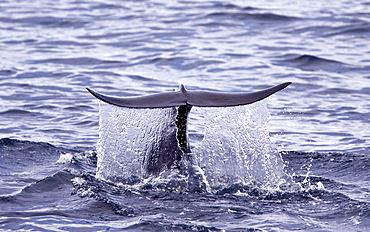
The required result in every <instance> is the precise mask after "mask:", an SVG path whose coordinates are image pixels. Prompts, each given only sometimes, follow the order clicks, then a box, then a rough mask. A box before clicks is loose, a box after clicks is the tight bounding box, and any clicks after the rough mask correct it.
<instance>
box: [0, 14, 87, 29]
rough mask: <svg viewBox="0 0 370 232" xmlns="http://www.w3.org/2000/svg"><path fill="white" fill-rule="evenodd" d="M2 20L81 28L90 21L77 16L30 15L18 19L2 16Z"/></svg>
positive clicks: (25, 23) (31, 24)
mask: <svg viewBox="0 0 370 232" xmlns="http://www.w3.org/2000/svg"><path fill="white" fill-rule="evenodd" d="M0 21H2V22H7V23H19V24H23V25H29V26H34V25H40V26H46V27H59V28H79V27H83V26H85V25H86V24H87V23H88V22H86V21H82V20H78V19H75V18H70V19H68V18H64V17H63V18H62V17H54V16H30V17H24V18H17V19H9V18H0Z"/></svg>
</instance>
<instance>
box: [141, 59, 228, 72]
mask: <svg viewBox="0 0 370 232" xmlns="http://www.w3.org/2000/svg"><path fill="white" fill-rule="evenodd" d="M222 63H224V62H223V61H220V60H200V59H190V58H186V57H171V58H162V57H156V58H151V59H143V60H141V61H139V62H138V63H137V64H154V65H158V66H162V65H163V66H171V67H172V68H174V69H177V70H191V69H196V68H201V67H204V66H208V65H213V64H215V65H216V64H222Z"/></svg>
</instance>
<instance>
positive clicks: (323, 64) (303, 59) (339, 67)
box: [273, 54, 350, 72]
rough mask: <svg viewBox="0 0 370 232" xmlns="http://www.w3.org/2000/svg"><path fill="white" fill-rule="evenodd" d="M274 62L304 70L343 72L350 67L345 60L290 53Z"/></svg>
mask: <svg viewBox="0 0 370 232" xmlns="http://www.w3.org/2000/svg"><path fill="white" fill-rule="evenodd" d="M273 64H275V65H280V66H289V67H294V68H298V69H301V70H303V71H319V70H324V71H329V72H341V71H346V70H349V69H350V65H348V64H345V63H343V62H340V61H336V60H330V59H325V58H321V57H318V56H313V55H296V54H288V55H284V56H281V57H279V60H276V61H275V62H273Z"/></svg>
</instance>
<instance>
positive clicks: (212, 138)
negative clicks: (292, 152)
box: [193, 101, 288, 189]
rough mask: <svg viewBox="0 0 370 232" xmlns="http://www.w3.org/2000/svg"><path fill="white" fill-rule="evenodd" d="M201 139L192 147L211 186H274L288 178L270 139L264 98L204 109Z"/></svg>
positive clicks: (215, 187) (268, 115)
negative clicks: (241, 104) (225, 106)
mask: <svg viewBox="0 0 370 232" xmlns="http://www.w3.org/2000/svg"><path fill="white" fill-rule="evenodd" d="M203 113H204V118H205V119H206V120H205V130H204V138H203V140H202V142H201V143H200V144H199V145H198V146H197V147H196V148H195V149H194V150H193V153H195V156H196V158H197V162H198V165H199V166H200V167H201V168H202V170H203V171H204V173H205V176H206V177H207V181H208V183H209V185H210V187H211V188H213V189H219V188H224V187H227V186H229V185H231V184H235V183H241V184H254V185H257V186H259V187H263V188H268V189H276V188H277V187H279V185H281V184H284V183H285V182H286V181H287V180H288V178H287V176H286V174H285V173H284V171H283V167H284V165H283V161H282V158H281V156H280V154H279V153H278V151H277V149H276V147H275V145H274V144H273V143H272V142H271V141H270V138H269V133H268V131H267V128H266V124H267V122H268V120H269V117H270V114H269V112H268V109H267V107H266V103H265V102H264V101H261V102H257V103H254V104H252V105H245V106H237V107H227V108H204V109H203Z"/></svg>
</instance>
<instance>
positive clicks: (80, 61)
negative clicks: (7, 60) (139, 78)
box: [29, 57, 123, 66]
mask: <svg viewBox="0 0 370 232" xmlns="http://www.w3.org/2000/svg"><path fill="white" fill-rule="evenodd" d="M29 62H30V63H32V64H47V63H52V64H66V65H94V66H96V65H103V64H123V62H121V61H115V60H102V59H97V58H91V57H80V58H54V59H53V58H51V59H45V60H29Z"/></svg>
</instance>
